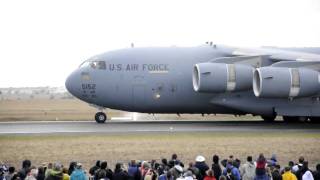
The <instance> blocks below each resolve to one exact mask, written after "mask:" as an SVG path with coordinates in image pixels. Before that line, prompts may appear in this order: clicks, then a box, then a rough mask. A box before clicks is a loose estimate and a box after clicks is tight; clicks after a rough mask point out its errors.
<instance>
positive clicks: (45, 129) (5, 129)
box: [0, 121, 320, 135]
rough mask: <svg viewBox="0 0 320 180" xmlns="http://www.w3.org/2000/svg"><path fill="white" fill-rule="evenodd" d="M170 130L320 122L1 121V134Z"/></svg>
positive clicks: (286, 127)
mask: <svg viewBox="0 0 320 180" xmlns="http://www.w3.org/2000/svg"><path fill="white" fill-rule="evenodd" d="M170 132H190V133H191V132H256V133H259V132H281V133H288V132H300V133H320V124H308V123H297V124H286V123H283V122H274V123H265V122H261V121H227V122H226V121H108V122H107V123H105V124H97V123H96V122H94V121H81V122H79V121H59V122H56V121H49V122H39V121H38V122H36V121H33V122H1V123H0V135H9V134H16V135H23V134H31V135H32V134H61V133H62V134H64V133H65V134H77V133H89V134H92V133H119V134H123V133H170Z"/></svg>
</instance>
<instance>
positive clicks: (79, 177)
mask: <svg viewBox="0 0 320 180" xmlns="http://www.w3.org/2000/svg"><path fill="white" fill-rule="evenodd" d="M86 179H87V177H86V174H85V173H84V171H83V170H82V164H81V163H77V165H76V169H75V170H74V171H73V172H72V174H71V176H70V180H86Z"/></svg>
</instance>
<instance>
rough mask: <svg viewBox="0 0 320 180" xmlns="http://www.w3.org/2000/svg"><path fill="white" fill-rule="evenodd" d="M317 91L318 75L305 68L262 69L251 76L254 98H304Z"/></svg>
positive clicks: (319, 84) (319, 88)
mask: <svg viewBox="0 0 320 180" xmlns="http://www.w3.org/2000/svg"><path fill="white" fill-rule="evenodd" d="M319 90H320V79H319V73H318V72H317V71H314V70H311V69H307V68H286V67H262V68H258V69H256V70H255V71H254V74H253V92H254V94H255V96H256V97H263V98H293V97H306V96H312V95H315V94H317V93H318V92H319Z"/></svg>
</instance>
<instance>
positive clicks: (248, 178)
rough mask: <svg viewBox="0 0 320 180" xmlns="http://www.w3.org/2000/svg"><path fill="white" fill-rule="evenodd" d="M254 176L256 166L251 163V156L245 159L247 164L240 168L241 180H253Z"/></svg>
mask: <svg viewBox="0 0 320 180" xmlns="http://www.w3.org/2000/svg"><path fill="white" fill-rule="evenodd" d="M255 174H256V166H255V165H254V163H253V161H252V156H248V157H247V162H246V163H244V164H243V165H242V166H241V167H240V175H241V179H242V180H253V179H254V176H255Z"/></svg>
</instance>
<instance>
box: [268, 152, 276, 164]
mask: <svg viewBox="0 0 320 180" xmlns="http://www.w3.org/2000/svg"><path fill="white" fill-rule="evenodd" d="M277 163H278V161H277V156H276V155H275V154H272V156H271V158H270V159H269V160H268V161H267V164H268V165H269V166H275V165H276V164H277Z"/></svg>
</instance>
